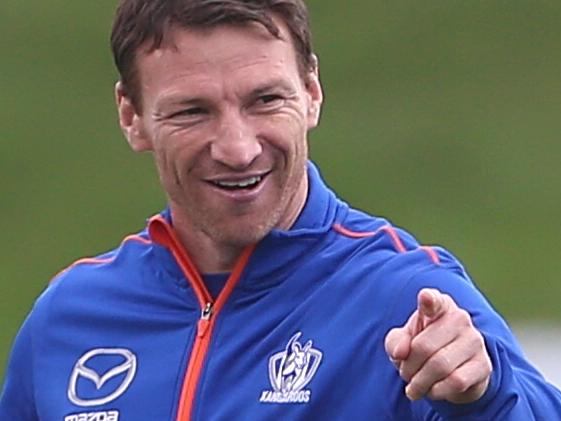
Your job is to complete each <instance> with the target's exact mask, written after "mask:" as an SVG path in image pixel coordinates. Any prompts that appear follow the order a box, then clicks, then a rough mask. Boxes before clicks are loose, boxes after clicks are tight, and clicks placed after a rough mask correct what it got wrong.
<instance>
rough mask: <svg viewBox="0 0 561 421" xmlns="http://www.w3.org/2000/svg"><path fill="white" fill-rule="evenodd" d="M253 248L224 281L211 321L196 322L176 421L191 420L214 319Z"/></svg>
mask: <svg viewBox="0 0 561 421" xmlns="http://www.w3.org/2000/svg"><path fill="white" fill-rule="evenodd" d="M254 248H255V246H249V247H246V248H245V249H244V251H243V252H242V254H241V256H240V258H239V259H238V261H237V262H236V265H235V266H234V269H233V271H232V273H231V274H230V277H229V278H228V280H227V281H226V285H224V289H223V290H222V291H221V292H220V294H219V295H218V299H217V300H216V303H215V305H214V309H213V315H212V317H211V319H210V320H203V319H201V320H199V322H198V325H197V337H196V339H195V343H194V344H193V349H192V350H191V358H190V360H189V366H188V368H187V374H186V376H185V380H184V382H183V389H182V391H181V398H180V399H181V400H180V401H179V408H178V411H177V421H189V420H190V419H191V414H192V412H193V407H194V403H195V394H196V392H197V386H198V384H199V380H200V377H201V372H202V370H203V367H204V362H205V359H206V356H207V353H208V348H209V346H210V341H211V339H212V333H213V331H214V326H215V324H216V317H217V316H218V314H219V313H220V310H221V309H222V307H223V306H224V304H225V303H226V301H227V300H228V298H229V297H230V294H231V293H232V291H233V290H234V287H235V286H236V284H237V283H238V281H239V279H240V277H241V274H242V272H243V270H244V269H245V266H246V265H247V262H248V260H249V257H250V256H251V253H252V252H253V250H254ZM205 289H206V288H205Z"/></svg>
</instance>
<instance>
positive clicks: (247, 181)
mask: <svg viewBox="0 0 561 421" xmlns="http://www.w3.org/2000/svg"><path fill="white" fill-rule="evenodd" d="M265 176H266V174H265V175H257V176H254V177H248V178H244V179H241V180H235V181H234V180H214V181H212V184H214V185H215V186H217V187H220V188H221V189H225V190H251V189H254V188H255V187H257V186H258V185H259V184H260V183H261V182H262V181H263V179H264V178H265Z"/></svg>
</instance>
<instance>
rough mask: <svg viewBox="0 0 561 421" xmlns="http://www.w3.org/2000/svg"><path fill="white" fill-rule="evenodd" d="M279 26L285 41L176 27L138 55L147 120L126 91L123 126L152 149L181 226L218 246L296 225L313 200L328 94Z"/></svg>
mask: <svg viewBox="0 0 561 421" xmlns="http://www.w3.org/2000/svg"><path fill="white" fill-rule="evenodd" d="M275 22H276V23H277V24H278V26H279V29H280V30H281V35H282V39H276V38H274V37H273V36H272V35H271V34H269V32H267V30H266V29H265V28H263V27H261V26H260V25H257V24H250V25H247V26H224V25H223V26H218V27H216V28H212V29H196V30H195V29H193V30H185V29H180V28H172V29H170V31H169V33H168V34H167V37H166V40H165V42H164V44H163V45H162V47H161V48H159V49H157V50H155V51H152V52H147V51H141V52H139V54H138V56H137V61H136V65H137V68H138V74H139V80H140V86H141V92H140V93H141V101H142V113H138V112H137V111H136V110H135V108H134V107H133V106H132V104H131V103H130V101H129V100H128V98H126V97H125V96H124V95H123V94H122V89H121V90H120V87H119V86H118V87H117V99H118V103H119V113H120V119H121V126H122V128H123V130H124V132H125V134H126V136H127V138H128V140H129V143H130V144H131V146H132V147H133V149H135V150H137V151H142V150H149V151H152V152H153V154H154V158H155V162H156V166H157V169H158V172H159V175H160V180H161V183H162V185H163V187H164V189H165V191H166V193H167V196H168V200H169V203H170V207H171V210H172V214H173V218H174V222H175V225H176V226H177V225H178V224H181V230H182V231H183V233H185V234H187V235H188V236H193V238H198V239H201V240H203V239H204V241H208V240H210V241H211V242H212V243H213V244H215V245H217V246H224V245H226V246H243V245H247V244H250V243H254V242H257V241H259V240H260V239H261V238H263V237H264V236H265V235H266V234H267V233H268V232H269V231H270V230H271V229H272V228H275V227H276V228H281V229H287V228H289V227H290V226H291V225H292V223H293V222H294V221H295V219H296V217H297V216H298V214H299V212H300V210H301V209H302V207H303V205H304V203H305V200H306V195H307V176H306V161H307V157H308V148H307V139H306V136H307V131H308V130H309V129H311V128H313V127H315V126H316V124H317V122H318V118H319V109H320V106H321V101H322V94H321V87H320V85H319V81H318V78H317V72H316V71H313V72H310V73H309V74H308V75H306V76H305V77H302V75H301V74H300V73H299V71H298V65H297V61H296V54H295V50H294V47H293V45H292V42H291V40H290V36H289V33H288V31H287V29H286V27H285V26H284V24H282V22H280V21H278V20H276V21H275Z"/></svg>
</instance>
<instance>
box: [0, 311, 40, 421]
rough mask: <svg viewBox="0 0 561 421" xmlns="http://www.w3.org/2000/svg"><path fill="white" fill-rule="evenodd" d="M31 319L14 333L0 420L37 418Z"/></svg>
mask: <svg viewBox="0 0 561 421" xmlns="http://www.w3.org/2000/svg"><path fill="white" fill-rule="evenodd" d="M30 325H31V320H30V318H29V317H28V318H27V320H26V321H25V322H24V324H23V326H22V327H21V329H20V331H19V333H18V335H17V336H16V339H15V342H14V345H13V348H12V352H11V355H10V358H9V361H8V368H7V371H6V377H5V381H4V387H3V390H2V394H1V395H0V420H1V421H8V420H18V421H38V420H39V418H38V416H37V413H36V409H35V398H34V391H33V361H32V359H33V356H32V349H31V348H32V344H31V326H30Z"/></svg>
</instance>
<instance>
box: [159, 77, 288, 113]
mask: <svg viewBox="0 0 561 421" xmlns="http://www.w3.org/2000/svg"><path fill="white" fill-rule="evenodd" d="M271 91H274V92H279V91H280V93H282V94H284V95H287V96H293V95H295V94H296V90H295V89H294V88H293V87H292V86H291V85H290V84H289V83H287V82H286V81H285V80H284V79H281V78H277V79H272V80H268V81H266V82H264V83H263V84H262V85H260V86H257V87H256V88H254V89H252V90H251V91H250V92H249V93H248V94H247V95H244V96H245V97H246V98H257V97H259V96H261V95H264V94H267V93H270V92H271ZM208 103H209V100H208V99H205V98H204V97H201V96H193V97H182V96H180V95H172V96H170V97H168V98H163V99H162V100H161V101H159V102H157V103H156V107H155V114H156V115H162V114H164V110H165V109H166V108H168V107H177V106H181V107H184V106H201V105H206V104H208Z"/></svg>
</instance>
